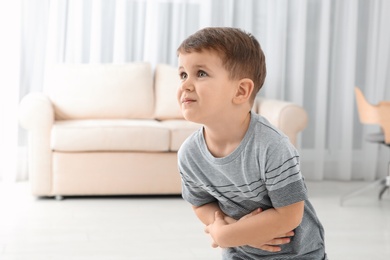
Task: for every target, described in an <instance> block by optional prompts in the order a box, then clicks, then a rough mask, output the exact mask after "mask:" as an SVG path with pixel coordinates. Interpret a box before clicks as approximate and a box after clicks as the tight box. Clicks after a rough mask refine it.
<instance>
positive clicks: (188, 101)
mask: <svg viewBox="0 0 390 260" xmlns="http://www.w3.org/2000/svg"><path fill="white" fill-rule="evenodd" d="M195 101H196V100H195V99H190V98H183V99H182V100H181V103H184V104H188V103H192V102H195Z"/></svg>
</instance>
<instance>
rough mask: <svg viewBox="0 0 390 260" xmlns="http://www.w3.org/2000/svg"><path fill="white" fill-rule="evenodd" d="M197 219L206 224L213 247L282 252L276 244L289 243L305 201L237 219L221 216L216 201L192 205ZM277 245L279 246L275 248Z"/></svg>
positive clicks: (255, 212) (299, 221)
mask: <svg viewBox="0 0 390 260" xmlns="http://www.w3.org/2000/svg"><path fill="white" fill-rule="evenodd" d="M193 209H194V211H195V214H196V215H197V217H198V218H199V219H200V220H201V221H202V222H203V224H205V225H206V228H205V231H206V233H208V234H210V236H211V237H212V239H213V241H214V242H213V246H214V247H217V246H219V247H223V248H225V247H237V246H244V245H249V246H252V247H256V248H260V249H262V250H266V251H271V252H275V251H280V250H281V248H280V247H279V246H277V245H281V244H286V243H288V242H289V241H290V240H289V238H288V237H290V236H293V235H294V233H293V232H292V231H291V230H294V229H295V228H296V227H297V226H299V224H300V223H301V220H302V217H303V210H304V201H300V202H297V203H294V204H291V205H288V206H285V207H280V208H271V209H268V210H266V211H261V209H259V210H256V211H254V212H252V213H251V214H249V215H247V216H244V217H243V218H241V219H240V220H238V221H237V220H234V219H232V218H230V217H229V216H226V215H224V214H223V213H222V211H221V209H220V208H219V206H218V204H217V203H216V202H213V203H209V204H205V205H202V206H200V207H195V206H193ZM275 245H276V246H275Z"/></svg>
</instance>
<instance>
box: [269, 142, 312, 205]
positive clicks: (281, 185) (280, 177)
mask: <svg viewBox="0 0 390 260" xmlns="http://www.w3.org/2000/svg"><path fill="white" fill-rule="evenodd" d="M266 161H267V163H266V167H265V178H266V181H265V183H266V188H267V190H268V192H269V197H270V200H271V203H272V205H273V207H275V208H277V207H284V206H288V205H291V204H293V203H296V202H299V201H303V200H306V199H307V189H306V186H305V183H304V180H303V177H302V174H301V170H300V161H299V154H298V152H297V150H296V149H295V147H294V146H293V145H292V144H291V143H290V142H289V141H288V140H287V138H283V139H282V140H280V142H279V143H278V144H277V145H275V146H274V149H270V150H269V151H268V154H267V160H266Z"/></svg>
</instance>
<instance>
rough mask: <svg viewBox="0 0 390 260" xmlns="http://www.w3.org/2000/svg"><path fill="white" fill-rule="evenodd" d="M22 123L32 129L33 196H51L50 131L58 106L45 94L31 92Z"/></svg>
mask: <svg viewBox="0 0 390 260" xmlns="http://www.w3.org/2000/svg"><path fill="white" fill-rule="evenodd" d="M19 123H20V125H21V126H22V127H23V128H25V129H26V130H28V143H29V145H28V157H29V163H28V174H29V181H30V183H31V185H30V186H31V191H32V194H33V195H37V196H41V195H44V196H46V195H49V194H50V192H51V184H52V178H53V176H52V172H51V169H52V150H51V147H50V133H51V129H52V126H53V123H54V108H53V106H52V103H51V101H50V99H49V98H48V97H47V96H45V95H44V94H42V93H31V94H27V95H26V96H25V97H24V98H23V99H22V101H21V102H20V105H19Z"/></svg>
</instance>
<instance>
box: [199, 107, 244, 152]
mask: <svg viewBox="0 0 390 260" xmlns="http://www.w3.org/2000/svg"><path fill="white" fill-rule="evenodd" d="M234 119H235V120H234ZM250 120H251V114H250V112H249V113H246V114H245V115H243V116H241V117H231V118H230V119H228V120H226V121H224V120H221V121H218V122H216V123H215V124H213V125H205V126H204V132H203V134H204V139H205V141H206V145H207V148H208V150H209V151H210V153H211V154H212V155H213V156H214V157H217V158H221V157H226V156H227V155H229V154H231V153H232V152H233V151H234V150H235V149H236V148H237V147H238V146H239V145H240V143H241V141H242V139H243V138H244V136H245V134H246V132H247V130H248V127H249V124H250Z"/></svg>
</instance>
